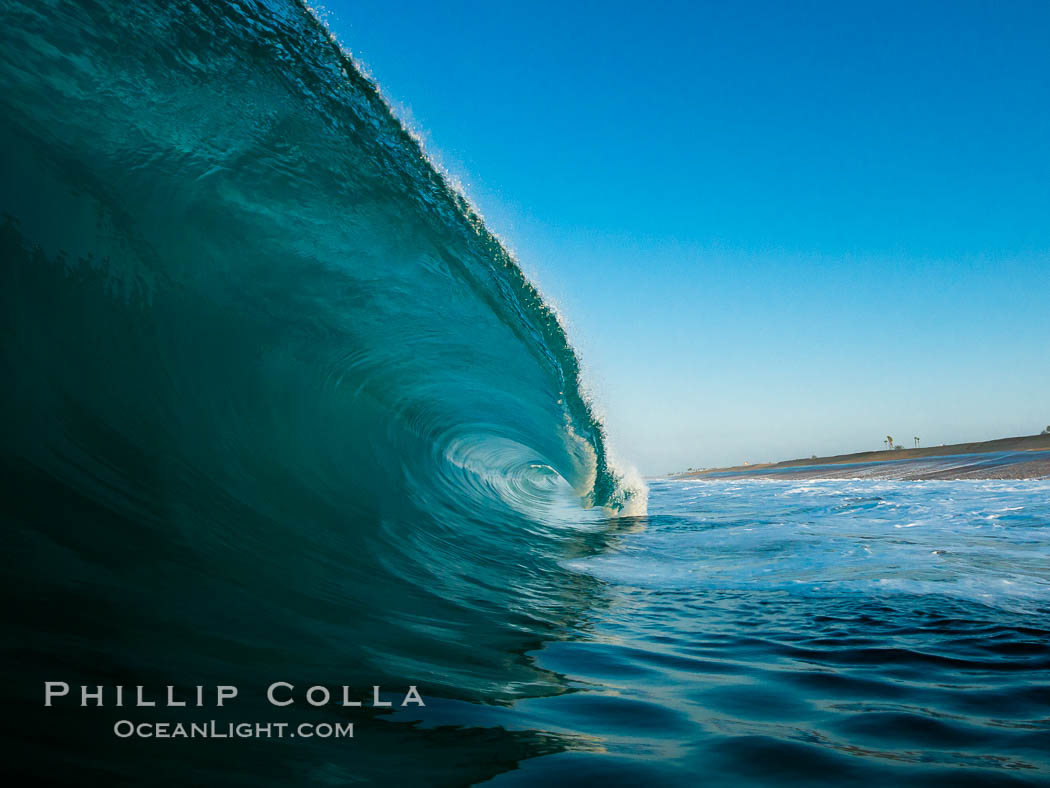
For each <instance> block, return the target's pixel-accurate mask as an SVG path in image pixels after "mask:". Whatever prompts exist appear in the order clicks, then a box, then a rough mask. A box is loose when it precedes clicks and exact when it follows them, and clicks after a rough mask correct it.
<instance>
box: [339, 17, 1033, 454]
mask: <svg viewBox="0 0 1050 788" xmlns="http://www.w3.org/2000/svg"><path fill="white" fill-rule="evenodd" d="M319 14H320V15H321V16H322V18H324V19H325V20H326V21H327V22H328V24H329V26H330V27H331V28H332V30H333V31H334V32H335V33H336V35H337V36H338V37H339V39H340V40H341V41H342V42H343V44H344V45H345V46H346V47H347V48H348V49H349V50H350V51H351V52H353V53H354V56H355V57H356V58H357V59H358V60H359V62H361V63H362V64H363V65H364V66H365V67H366V68H367V70H368V71H369V72H370V74H371V75H372V76H373V77H374V78H375V79H376V81H377V82H378V83H379V85H380V87H381V88H382V90H383V92H384V94H385V95H386V96H387V98H388V99H389V100H390V101H391V103H392V104H393V105H394V107H395V109H396V110H397V111H398V112H399V113H400V114H401V116H402V117H403V118H404V119H405V120H406V121H407V122H408V123H409V125H410V126H412V127H413V128H414V129H415V130H417V131H418V132H420V133H421V134H422V135H423V137H424V139H425V140H426V143H427V147H428V150H430V152H431V154H432V155H433V156H434V157H435V159H436V160H437V161H438V162H440V163H441V164H442V165H443V166H444V167H445V168H447V170H448V171H449V172H450V173H452V175H453V176H455V177H456V178H457V179H458V180H459V181H461V183H462V184H463V186H464V188H465V191H466V192H467V193H468V194H469V195H470V196H471V198H472V199H473V200H474V201H475V203H476V204H477V205H478V206H479V208H480V209H481V211H482V213H483V214H484V215H485V217H486V220H487V222H488V224H489V226H490V227H491V228H492V229H493V230H494V231H495V232H496V233H497V234H499V235H500V236H501V237H502V238H503V239H504V240H505V241H506V242H507V244H508V245H509V246H510V247H511V248H512V249H513V250H514V251H515V252H516V254H517V255H518V258H519V260H520V261H521V263H522V265H523V267H524V268H525V270H526V271H527V272H528V273H529V274H530V275H531V276H532V277H533V279H534V280H535V281H536V282H537V284H538V285H539V286H540V287H541V289H542V290H543V291H544V293H545V294H546V295H547V296H548V298H549V299H550V300H552V301H553V302H554V303H555V304H556V305H557V307H558V309H559V311H560V312H561V314H562V315H563V317H564V318H565V322H566V325H567V326H568V329H569V333H570V336H571V338H572V340H573V342H574V344H575V345H576V346H577V348H578V349H579V350H580V352H581V355H582V358H583V362H584V367H585V369H586V371H587V374H588V378H589V380H590V381H591V384H592V387H593V389H594V392H595V398H596V400H597V402H598V403H599V407H600V409H601V410H602V411H603V412H604V413H605V415H606V420H607V423H608V427H609V431H610V433H611V436H612V439H613V443H614V446H615V447H616V448H617V449H618V452H619V454H621V455H622V456H623V457H624V458H625V459H627V460H629V461H631V462H633V463H634V464H635V465H636V466H637V467H638V468H639V469H640V470H642V471H643V472H644V473H649V474H658V473H662V472H666V471H669V470H678V469H682V468H685V467H689V466H696V467H700V466H709V465H722V464H727V463H738V462H743V461H751V462H758V461H764V460H775V459H787V458H792V457H798V456H809V455H811V454H826V453H834V452H842V451H855V450H866V449H875V448H879V447H880V445H881V444H880V441H881V440H882V439H883V438H884V436H885V435H886V434H887V433H889V434H892V435H893V436H894V437H895V438H897V439H898V441H899V442H900V443H902V444H903V445H906V446H910V445H912V443H913V441H912V437H913V436H915V435H918V436H920V437H921V439H922V442H923V445H936V444H941V443H950V442H956V441H964V440H982V439H986V438H995V437H1003V436H1007V435H1020V434H1031V433H1033V432H1039V431H1040V430H1041V429H1042V428H1043V427H1045V426H1047V424H1050V3H1047V2H1045V1H1044V0H1035V1H1033V2H1008V3H1002V2H983V3H977V2H944V3H917V2H902V3H870V4H859V3H841V2H820V3H814V2H796V3H773V2H769V3H747V2H732V3H728V2H712V3H693V2H676V3H666V2H660V1H659V0H646V2H636V3H630V4H622V3H616V2H603V3H583V2H581V3H574V2H570V1H569V0H560V1H559V2H535V1H534V0H530V2H520V3H510V2H499V1H498V0H491V1H489V2H457V1H451V2H446V1H445V0H441V2H437V1H436V0H428V1H427V2H418V3H413V2H400V3H399V2H391V0H326V2H325V4H324V7H323V8H321V9H319Z"/></svg>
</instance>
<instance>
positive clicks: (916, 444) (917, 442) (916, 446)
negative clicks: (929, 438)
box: [915, 435, 919, 449]
mask: <svg viewBox="0 0 1050 788" xmlns="http://www.w3.org/2000/svg"><path fill="white" fill-rule="evenodd" d="M915 448H916V449H917V448H919V436H918V435H916V436H915Z"/></svg>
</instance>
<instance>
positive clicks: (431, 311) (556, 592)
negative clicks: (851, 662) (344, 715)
mask: <svg viewBox="0 0 1050 788" xmlns="http://www.w3.org/2000/svg"><path fill="white" fill-rule="evenodd" d="M0 22H2V25H0V28H2V32H0V36H2V42H3V45H2V49H0V77H2V81H3V84H4V86H5V87H4V89H3V94H2V99H0V100H2V112H0V156H2V157H3V159H4V161H3V166H4V169H5V172H6V173H8V175H7V176H6V177H5V178H4V180H3V185H2V196H0V212H2V214H3V226H2V229H0V245H2V252H3V269H2V271H3V273H2V276H3V284H2V286H0V293H2V295H0V300H2V302H3V309H2V317H0V320H2V323H3V343H2V355H0V358H2V363H3V365H4V367H5V378H6V379H7V380H8V381H9V384H10V385H8V386H5V388H4V392H3V405H4V408H3V412H4V421H5V424H4V431H3V437H2V441H3V462H4V466H5V467H4V481H3V486H4V495H5V497H6V501H7V503H8V512H9V522H10V533H11V539H12V546H11V549H10V552H9V554H8V557H7V558H8V564H9V567H8V569H9V571H8V572H6V574H5V579H4V583H5V585H6V588H5V591H7V592H9V593H11V594H17V595H20V596H21V598H23V599H27V600H31V602H32V605H31V607H30V608H27V611H29V612H26V613H25V616H24V618H23V620H22V621H21V625H20V628H19V629H17V630H16V631H15V632H14V637H15V638H16V640H17V641H18V642H19V643H20V644H21V645H20V646H19V649H20V651H19V652H18V660H19V661H18V665H19V666H20V669H28V668H26V666H27V665H35V666H39V670H40V671H41V672H43V671H44V669H45V667H55V666H61V667H63V673H64V674H66V675H69V674H73V675H72V676H71V679H70V680H76V678H77V676H76V675H75V674H77V673H81V674H83V677H84V678H85V680H91V681H92V683H98V682H97V681H95V679H96V678H97V674H98V673H99V672H103V673H108V674H112V675H113V676H117V675H118V674H119V675H120V676H121V677H123V678H124V682H125V683H129V684H134V683H136V682H135V681H132V680H130V679H128V678H127V676H126V675H125V674H128V673H130V674H133V675H135V676H137V677H138V678H140V679H143V680H147V681H152V682H153V683H154V684H158V683H159V684H161V685H163V684H168V683H173V682H177V681H178V680H179V679H185V680H188V681H189V682H190V683H192V684H198V683H206V682H207V680H208V679H209V678H212V679H217V680H220V681H222V682H224V683H238V682H240V683H250V682H249V681H248V679H246V678H245V675H246V674H247V675H248V676H250V677H258V679H259V681H273V680H277V679H280V678H283V679H284V680H288V681H294V680H295V677H296V676H298V677H299V678H301V679H302V680H303V681H308V682H310V683H324V682H325V681H329V682H333V683H340V684H342V683H347V682H350V681H354V680H367V683H368V684H369V685H371V684H379V683H383V682H385V681H395V682H399V683H400V684H401V685H402V686H404V685H407V684H408V683H413V684H417V685H420V687H421V688H423V689H425V691H427V692H431V693H439V694H442V695H445V696H448V697H453V698H463V699H467V700H483V701H488V702H502V701H508V700H512V699H513V698H515V697H518V696H521V695H530V694H537V693H542V692H551V691H559V679H558V677H557V676H556V675H553V674H548V673H546V672H544V671H542V670H539V669H538V668H536V667H534V666H533V665H532V663H531V662H530V660H529V659H527V658H526V657H525V656H523V655H524V653H525V652H526V651H527V650H528V649H529V648H530V647H532V644H534V643H535V642H537V641H538V640H539V639H541V638H543V637H545V636H547V635H549V634H550V633H552V632H556V631H558V630H559V629H560V628H562V627H564V626H565V625H566V623H567V622H568V621H570V620H571V618H572V616H573V615H574V610H575V609H576V608H578V606H579V605H581V604H586V593H587V590H588V589H589V588H591V586H593V585H595V584H594V583H590V585H588V583H589V581H585V580H583V579H581V578H579V577H577V576H575V575H573V574H571V573H569V572H567V571H566V570H564V569H563V568H562V567H561V565H560V562H561V560H562V559H563V558H564V557H565V555H566V554H567V553H574V554H579V553H580V552H581V551H586V550H588V549H590V548H589V547H588V545H589V544H590V541H589V540H592V539H593V538H594V537H593V536H589V535H588V533H587V529H583V530H581V529H580V528H579V527H578V524H579V523H580V521H581V517H582V518H583V519H584V520H586V519H587V517H590V518H591V519H593V520H595V521H597V520H598V519H599V517H600V513H601V512H602V511H603V510H612V511H617V510H619V511H624V512H626V511H630V510H637V509H638V508H639V507H640V506H644V502H643V494H642V493H640V492H639V491H636V490H632V489H629V488H628V487H627V486H626V485H625V484H624V483H623V482H622V479H621V478H620V476H619V475H618V473H617V472H616V471H615V469H614V468H613V466H612V464H611V462H610V459H609V455H608V451H607V449H606V445H605V436H604V432H603V428H602V425H601V423H600V422H599V421H598V419H597V418H596V417H595V415H594V413H593V412H592V410H591V407H590V406H589V404H588V402H587V400H586V398H585V396H584V395H583V393H582V392H581V383H580V370H579V364H578V360H577V357H576V355H575V354H574V351H573V349H572V347H571V346H570V345H569V343H568V341H567V339H566V336H565V333H564V331H563V330H562V327H561V325H560V324H559V321H558V319H557V316H556V315H555V314H554V312H553V311H552V310H551V308H550V307H549V306H548V305H547V304H545V303H544V301H543V299H542V298H541V296H540V294H539V293H538V292H537V290H536V289H535V288H534V287H533V286H532V285H531V284H530V283H529V281H528V280H527V279H526V277H525V276H524V275H523V274H522V271H521V270H520V269H519V267H518V266H517V265H516V264H515V262H514V260H513V259H512V258H511V257H510V256H509V255H508V253H507V252H506V251H505V250H504V248H503V247H502V246H501V245H500V243H499V242H498V240H497V239H496V238H494V237H493V236H492V235H491V234H490V233H489V232H488V231H487V230H486V228H485V227H484V225H483V224H482V222H481V220H480V219H479V217H478V216H477V215H476V213H475V212H473V211H472V209H471V208H470V206H469V205H468V204H467V203H466V202H465V200H464V199H463V198H462V197H461V196H460V195H459V194H458V193H457V192H456V191H455V190H453V189H452V188H450V187H449V185H448V183H447V182H446V181H445V180H444V179H443V177H442V176H441V175H440V174H439V173H438V172H436V171H435V169H434V167H433V166H432V165H431V163H430V162H429V160H428V159H427V158H426V156H425V155H424V153H423V151H422V150H421V148H420V146H419V144H418V143H417V142H416V141H415V140H414V139H413V138H412V137H411V135H409V134H408V133H407V132H406V131H405V130H404V128H403V127H402V126H401V124H400V123H399V122H398V121H397V119H396V118H395V117H394V116H393V115H392V114H391V112H390V110H389V108H388V106H387V105H386V104H385V103H384V101H383V100H382V98H381V96H380V95H379V93H378V92H377V89H376V87H375V85H374V84H372V83H371V82H370V81H369V80H368V79H367V78H365V77H364V76H362V74H361V73H360V72H358V71H357V70H355V68H354V66H353V64H352V63H351V61H350V60H349V59H348V58H347V57H346V56H345V55H344V54H343V53H342V52H341V51H340V49H339V47H338V46H337V45H336V44H335V43H334V42H333V41H332V40H331V39H330V37H329V36H328V34H327V33H326V31H325V30H324V28H323V27H322V26H321V25H320V24H319V23H318V22H317V21H316V19H315V18H314V17H313V16H312V14H311V13H310V12H309V11H308V10H307V9H306V8H305V7H303V6H301V5H298V4H297V3H294V2H279V1H278V0H274V1H273V2H229V3H222V4H210V3H200V4H198V3H194V2H188V1H180V2H164V3H161V2H155V3H154V2H140V3H125V2H115V1H114V2H105V1H102V0H96V1H94V2H92V0H85V1H84V2H79V3H76V4H67V3H58V2H55V3H51V2H48V3H41V2H36V1H35V0H34V2H9V3H5V4H4V9H3V11H2V12H0ZM580 503H582V504H583V505H584V507H585V508H591V514H590V515H586V516H584V515H582V514H581V512H582V510H581V509H580V506H579V504H580ZM592 507H593V508H592ZM42 620H46V621H47V622H49V623H48V624H47V625H46V626H42V625H41V623H40V622H41V621H42ZM42 629H44V630H46V634H45V633H44V632H42ZM60 654H61V655H63V656H61V657H60V656H59V655H60ZM85 654H89V655H91V656H90V658H89V659H88V658H85V659H79V657H78V655H85ZM230 665H234V666H235V668H234V671H233V675H231V673H230V669H229V666H230ZM289 676H291V677H289ZM138 683H143V681H139V682H138ZM27 692H28V690H27ZM32 692H33V693H34V694H33V695H32V700H33V702H34V703H36V702H37V699H36V695H35V693H36V692H37V688H36V687H35V686H34V687H33V688H32Z"/></svg>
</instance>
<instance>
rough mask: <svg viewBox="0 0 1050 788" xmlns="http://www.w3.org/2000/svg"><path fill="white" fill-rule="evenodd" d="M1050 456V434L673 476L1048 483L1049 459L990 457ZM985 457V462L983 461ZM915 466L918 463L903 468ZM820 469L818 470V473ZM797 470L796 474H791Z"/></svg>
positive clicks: (845, 455) (711, 469)
mask: <svg viewBox="0 0 1050 788" xmlns="http://www.w3.org/2000/svg"><path fill="white" fill-rule="evenodd" d="M1022 452H1050V434H1042V435H1027V436H1021V437H1015V438H998V439H996V440H991V441H978V442H974V443H953V444H950V445H946V446H926V447H922V448H919V449H886V450H883V451H865V452H855V453H853V454H836V455H833V456H830V457H809V458H800V459H796V460H784V461H783V462H775V463H757V464H754V465H735V466H732V467H728V468H705V469H703V470H700V471H686V472H684V473H676V474H673V475H672V477H671V478H675V479H686V478H688V479H692V478H703V477H705V476H723V475H731V476H733V477H750V476H756V477H766V476H775V478H778V479H798V478H816V477H820V478H871V477H877V478H882V479H1045V478H1050V453H1048V454H1046V455H1043V456H1036V457H1033V458H1032V459H1031V460H1028V459H1026V458H1025V456H1024V455H1023V454H1021V455H1020V456H1012V457H1010V458H1009V461H1008V462H1002V463H996V462H992V461H991V460H992V459H994V458H991V457H989V456H988V455H996V454H1001V453H1011V454H1020V453H1022ZM972 455H978V456H977V457H973V458H972V461H970V462H956V463H951V462H934V461H931V462H919V461H920V460H923V459H928V458H946V459H947V458H952V457H959V458H960V459H961V458H962V457H964V456H967V457H972ZM981 455H985V456H981ZM902 460H912V461H914V462H901V461H902ZM847 465H848V466H850V467H849V468H836V467H834V466H847ZM816 466H819V467H816ZM792 469H796V470H792Z"/></svg>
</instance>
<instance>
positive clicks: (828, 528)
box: [494, 478, 1050, 786]
mask: <svg viewBox="0 0 1050 788" xmlns="http://www.w3.org/2000/svg"><path fill="white" fill-rule="evenodd" d="M650 490H651V495H650V503H649V507H650V508H649V516H648V517H646V518H644V519H642V520H635V521H632V522H631V523H629V524H627V523H625V524H624V526H625V527H624V529H623V533H622V534H621V535H620V536H619V537H617V538H616V539H615V540H614V541H613V542H611V543H610V544H609V545H607V547H606V549H605V550H603V551H602V552H601V554H599V555H594V556H590V557H587V558H581V559H577V560H574V561H572V562H571V566H572V567H573V568H574V569H575V570H577V571H580V572H583V573H586V574H588V575H590V576H593V577H596V578H599V579H600V580H601V581H602V582H603V583H604V584H605V586H604V594H603V597H604V598H603V602H602V604H600V605H596V606H595V607H594V608H593V609H592V610H591V611H589V612H588V614H587V615H586V616H585V617H584V619H583V620H584V622H585V623H583V624H582V625H581V626H580V628H579V630H578V633H577V636H576V637H574V638H571V639H568V640H565V641H561V642H555V643H550V644H547V645H546V646H545V647H544V648H543V649H542V650H541V651H540V652H539V653H538V654H537V659H538V661H539V663H540V664H542V665H544V666H545V667H548V668H550V669H552V670H556V671H558V672H559V673H561V674H563V675H564V676H565V677H566V678H567V680H569V681H570V685H571V686H572V687H573V689H575V690H576V691H575V692H573V693H570V694H565V695H561V696H558V697H556V698H546V699H537V700H527V701H523V702H521V703H519V704H518V705H517V707H516V714H519V715H521V716H522V717H523V718H524V720H527V724H529V725H531V726H534V727H537V728H545V729H549V730H556V731H558V732H560V733H561V734H562V735H564V736H568V737H571V738H574V739H575V740H576V741H577V742H578V749H576V750H575V751H573V752H568V753H563V754H559V755H554V756H550V757H547V758H540V759H537V760H534V761H530V762H527V763H525V764H523V765H522V767H521V769H520V770H518V771H517V772H512V773H509V774H507V775H504V776H503V777H502V778H500V779H497V780H496V781H495V782H494V784H496V785H527V784H532V783H533V782H541V781H544V782H553V783H555V784H558V783H563V782H571V783H578V784H585V783H586V782H588V781H591V780H593V781H601V782H602V783H603V784H611V785H698V784H711V785H854V784H856V785H931V786H932V785H997V786H998V785H1046V784H1048V783H1050V481H999V480H996V481H970V480H967V481H928V482H914V481H890V480H875V481H872V480H867V479H862V480H842V479H833V480H806V481H798V480H783V479H775V478H770V479H758V480H756V479H748V480H742V479H737V480H703V481H658V482H653V483H652V484H651V486H650Z"/></svg>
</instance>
